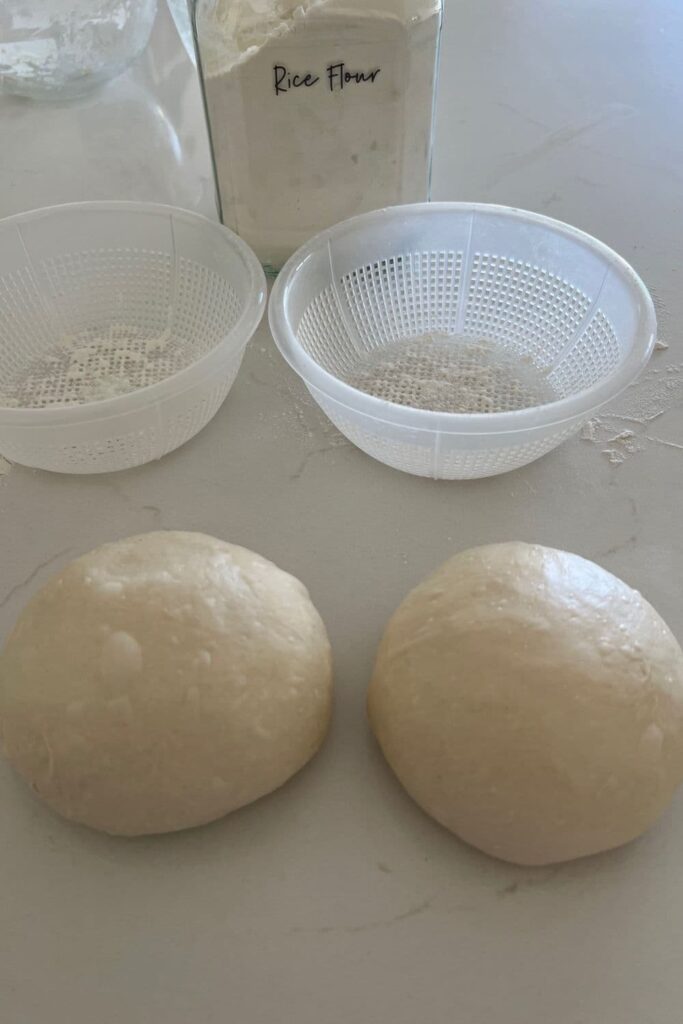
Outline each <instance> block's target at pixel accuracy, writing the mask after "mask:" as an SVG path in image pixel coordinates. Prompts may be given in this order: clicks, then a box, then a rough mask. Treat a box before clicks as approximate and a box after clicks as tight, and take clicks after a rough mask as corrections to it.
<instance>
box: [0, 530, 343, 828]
mask: <svg viewBox="0 0 683 1024" xmlns="http://www.w3.org/2000/svg"><path fill="white" fill-rule="evenodd" d="M331 696H332V670H331V657H330V647H329V643H328V639H327V634H326V632H325V627H324V625H323V623H322V621H321V619H320V616H319V615H318V613H317V611H316V610H315V608H314V607H313V605H312V603H311V601H310V598H309V596H308V592H307V591H306V588H305V587H304V586H303V584H302V583H300V582H299V580H297V579H295V578H294V577H293V576H290V575H289V574H288V573H286V572H283V571H282V570H281V569H278V568H277V566H275V565H273V564H272V563H271V562H268V561H266V559H265V558H261V556H260V555H256V554H254V553H253V552H251V551H247V550H246V549H244V548H240V547H236V546H234V545H232V544H227V543H225V542H224V541H221V540H216V539H214V538H213V537H207V536H205V535H203V534H199V533H181V532H159V533H148V534H143V535H141V536H138V537H131V538H129V539H127V540H122V541H116V542H115V543H112V544H105V545H104V546H103V547H100V548H97V549H96V550H95V551H92V552H90V554H87V555H84V556H83V557H82V558H78V559H77V560H76V561H75V562H72V563H71V564H70V565H68V566H67V567H66V568H65V569H64V570H63V571H62V572H61V573H59V574H58V575H57V576H55V577H53V578H52V579H51V580H49V581H48V583H47V584H46V585H45V586H44V587H43V588H42V589H41V590H40V591H39V592H38V593H37V594H36V595H35V597H33V599H32V600H31V601H30V602H29V603H28V605H27V606H26V608H25V609H24V611H23V613H22V614H21V616H20V618H19V621H18V622H17V625H16V627H15V628H14V631H13V632H12V634H11V635H10V637H9V639H8V641H7V644H6V646H5V649H4V651H3V653H2V656H0V728H1V730H2V738H3V742H4V747H5V751H6V754H7V756H8V758H9V760H10V761H11V762H12V764H13V765H14V766H15V768H16V769H17V770H18V771H19V772H20V773H21V774H22V775H23V776H24V778H26V779H27V781H28V782H29V783H30V784H31V785H32V786H33V788H34V789H35V790H36V791H37V792H38V794H39V795H40V796H41V797H42V798H43V799H44V800H45V801H46V802H47V803H48V804H50V805H51V806H52V807H53V808H55V810H57V811H59V812H60V813H61V814H63V815H64V816H65V817H67V818H70V819H72V820H74V821H78V822H82V823H84V824H86V825H90V826H92V827H93V828H96V829H101V830H103V831H105V832H111V833H117V834H122V835H140V834H145V833H153V832H170V831H175V830H177V829H182V828H188V827H190V826H193V825H201V824H203V823H205V822H208V821H212V820H213V819H215V818H219V817H221V816H222V815H224V814H227V813H228V812H229V811H233V810H235V809H236V808H238V807H242V806H243V805H244V804H248V803H251V801H253V800H256V799H258V798H259V797H261V796H263V795H264V794H266V793H269V792H270V791H271V790H273V789H276V788H277V787H278V786H280V785H282V783H284V782H285V781H286V780H287V779H288V778H289V777H290V776H291V775H293V774H294V773H295V772H296V771H298V769H300V768H301V767H302V766H303V765H304V764H305V763H306V762H307V761H308V760H309V759H310V758H311V757H312V756H313V754H314V753H315V752H316V751H317V749H318V748H319V746H320V744H321V743H322V741H323V738H324V736H325V733H326V731H327V727H328V723H329V716H330V705H331Z"/></svg>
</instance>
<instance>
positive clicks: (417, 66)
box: [194, 0, 442, 271]
mask: <svg viewBox="0 0 683 1024" xmlns="http://www.w3.org/2000/svg"><path fill="white" fill-rule="evenodd" d="M441 12H442V0H197V3H196V6H195V18H194V27H195V38H196V43H197V51H198V56H199V64H200V68H201V72H202V80H203V87H204V95H205V103H206V111H207V116H208V122H209V131H210V135H211V143H212V149H213V157H214V165H215V171H216V179H217V184H218V194H219V202H220V206H221V216H222V220H223V222H224V223H225V224H227V225H228V227H231V228H232V229H233V230H235V231H236V232H237V233H238V234H239V235H241V236H242V237H243V238H244V239H245V240H246V241H247V242H248V243H249V244H250V245H251V246H252V248H253V249H254V250H255V251H256V253H257V254H258V256H259V257H260V259H261V261H262V263H263V264H264V266H265V267H266V269H268V270H273V271H275V270H278V269H279V268H280V267H281V266H282V264H283V263H284V262H285V260H286V259H287V258H288V257H289V256H290V255H291V254H292V252H293V251H294V250H295V249H297V248H298V246H300V245H302V244H303V243H304V242H305V241H306V240H307V239H308V238H310V237H311V236H312V235H314V234H316V233H317V232H318V231H321V230H322V229H324V228H326V227H329V226H330V225H332V224H335V223H336V222H338V221H340V220H344V219H345V218H347V217H350V216H353V215H354V214H357V213H363V212H365V211H367V210H373V209H377V208H378V207H382V206H390V205H394V204H397V203H409V202H419V201H421V200H424V199H427V198H428V197H429V179H430V168H431V150H432V126H433V111H434V92H435V81H436V69H437V56H438V44H439V35H440V28H441Z"/></svg>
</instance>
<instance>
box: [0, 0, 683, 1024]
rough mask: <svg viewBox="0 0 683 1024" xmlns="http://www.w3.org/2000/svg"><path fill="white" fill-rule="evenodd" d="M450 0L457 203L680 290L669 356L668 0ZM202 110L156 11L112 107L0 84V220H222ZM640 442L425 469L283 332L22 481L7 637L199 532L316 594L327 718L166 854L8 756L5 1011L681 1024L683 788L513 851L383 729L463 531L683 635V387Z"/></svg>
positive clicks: (451, 159)
mask: <svg viewBox="0 0 683 1024" xmlns="http://www.w3.org/2000/svg"><path fill="white" fill-rule="evenodd" d="M446 6H447V17H446V29H445V41H444V51H443V62H442V78H441V95H440V102H439V112H438V141H437V159H436V167H435V180H434V184H435V197H436V198H452V199H455V198H458V199H466V200H484V201H489V200H490V201H495V202H501V203H509V204H512V205H517V206H522V207H527V208H530V209H534V210H539V211H542V212H544V213H548V214H552V215H554V216H557V217H559V218H561V219H564V220H568V221H571V222H573V223H574V224H576V225H578V226H579V227H581V228H584V229H585V230H587V231H589V232H591V233H593V234H595V235H597V236H599V237H600V238H602V239H603V240H604V241H606V242H607V243H609V244H610V245H612V246H614V247H615V248H616V249H618V250H619V251H620V252H622V253H623V255H624V256H625V257H626V258H627V259H629V260H630V261H631V262H632V263H633V264H634V265H635V267H636V268H637V270H638V271H639V272H640V273H641V274H642V276H643V277H644V279H645V281H646V282H647V283H648V285H649V286H650V287H651V288H652V290H653V293H654V295H655V297H656V300H657V305H658V310H659V314H660V324H661V327H660V333H661V337H662V338H663V340H664V341H665V342H667V343H668V345H669V348H668V349H666V350H662V351H658V352H657V353H656V354H655V356H654V358H653V369H658V370H662V371H664V372H666V369H667V368H668V367H674V368H675V367H678V366H679V365H680V363H681V361H682V360H683V343H682V341H681V337H680V331H679V317H680V315H681V314H682V313H683V290H682V289H681V284H680V278H681V249H682V247H683V230H682V229H683V209H682V207H683V107H682V98H683V76H682V75H681V67H682V66H683V11H682V10H681V8H680V5H679V4H678V3H677V0H648V2H647V3H646V2H645V0H572V2H571V3H567V2H561V0H545V2H543V3H539V2H538V0H510V2H506V3H501V2H500V0H446ZM201 117H202V115H201V103H200V100H199V93H198V90H197V83H196V80H195V75H194V70H193V68H192V65H191V64H190V62H189V60H188V59H187V55H186V53H185V51H184V49H183V47H182V45H181V43H180V41H179V39H178V36H177V34H176V31H175V27H174V25H173V22H172V20H171V19H170V17H169V15H168V12H167V11H166V9H165V8H164V9H162V10H161V11H160V14H159V20H158V22H157V25H156V28H155V32H154V36H153V39H152V44H151V47H150V49H149V51H148V52H147V53H146V55H145V56H144V58H143V59H142V60H141V61H139V62H138V64H137V65H136V66H135V67H134V68H132V69H131V70H130V71H129V72H127V73H126V74H125V75H124V76H123V77H122V78H120V79H119V80H118V81H116V82H113V83H111V84H110V85H109V86H108V87H107V88H106V89H105V90H104V91H103V92H102V93H101V94H99V95H98V96H97V97H93V98H91V99H88V100H84V101H81V102H80V103H77V104H73V105H71V106H68V107H63V106H59V105H57V106H52V105H50V106H49V107H48V106H40V105H35V104H29V103H26V102H21V101H18V100H9V99H5V100H3V101H0V129H1V132H2V135H1V138H2V147H1V151H0V214H2V215H5V214H9V213H13V212H16V211H18V210H21V209H25V208H27V207H35V206H41V205H45V204H48V203H51V202H61V201H67V200H74V199H84V198H104V197H106V198H111V197H120V198H144V199H154V200H160V201H166V202H171V203H176V204H178V205H183V206H189V207H191V208H195V209H200V210H202V211H203V212H205V213H207V214H209V215H212V216H215V212H214V202H213V194H212V187H211V184H210V182H211V178H210V171H209V161H208V152H207V145H206V138H205V133H204V130H203V127H202V119H201ZM677 373H678V371H677V370H676V369H674V370H672V371H671V374H670V377H672V379H673V378H676V379H678V378H677ZM674 398H676V396H675V395H674ZM618 432H619V431H615V436H616V433H618ZM641 433H642V432H641ZM653 435H656V437H655V438H654V439H653ZM641 440H642V441H643V443H642V444H637V445H635V447H637V448H638V449H639V450H637V451H635V452H634V453H632V454H629V452H628V447H629V446H628V444H625V443H624V441H623V439H622V441H614V442H610V441H609V440H608V439H607V434H606V433H605V432H603V433H600V432H598V434H597V435H596V440H594V441H590V440H585V439H584V440H582V439H581V438H576V439H574V440H573V441H570V442H568V443H566V444H565V445H564V446H563V447H561V448H560V449H558V450H557V451H556V452H554V453H552V454H550V455H549V456H547V457H546V458H544V459H543V460H541V461H540V462H537V463H534V464H533V465H531V466H529V467H527V468H526V469H523V470H521V471H519V472H516V473H513V474H511V475H508V476H500V477H497V478H494V479H489V480H482V481H478V482H471V483H445V482H433V481H428V480H421V479H416V478H412V477H410V476H404V475H402V474H399V473H397V472H394V471H392V470H390V469H387V468H385V467H383V466H381V465H379V464H377V463H374V462H372V461H371V460H370V459H369V458H367V457H366V456H365V455H363V454H362V453H361V452H359V451H357V450H356V449H354V448H353V447H351V446H350V445H349V444H347V443H345V441H344V439H343V438H341V437H340V436H339V435H338V434H337V433H336V431H335V430H334V429H333V428H332V427H331V425H330V424H329V423H327V421H326V420H325V419H324V418H323V417H322V415H321V414H320V413H319V412H318V410H317V409H316V407H315V406H314V405H312V404H311V401H310V399H309V398H308V397H307V394H306V393H305V391H304V389H303V388H302V386H301V385H300V384H299V382H298V381H297V380H296V379H295V378H294V377H293V376H292V374H291V373H290V372H289V371H288V370H287V368H286V367H285V366H284V365H283V363H282V360H281V359H280V358H279V356H278V354H277V353H276V351H275V349H274V347H273V344H272V341H271V338H270V335H269V333H268V330H267V328H266V326H263V327H262V328H261V330H260V331H259V333H258V335H257V336H256V337H255V339H254V340H253V342H252V344H251V345H250V347H249V349H248V353H247V356H246V358H245V361H244V365H243V368H242V371H241V373H240V376H239V379H238V382H237V384H236V386H235V388H234V390H233V391H232V392H231V394H230V396H229V398H228V400H227V402H226V403H225V405H224V407H223V408H222V409H221V411H220V412H219V414H218V415H217V416H216V418H215V419H214V420H213V422H212V423H211V424H210V425H209V426H208V427H207V428H206V430H205V431H204V432H203V433H202V434H200V435H199V436H198V437H197V438H196V439H195V440H193V441H192V442H191V443H189V444H188V445H186V446H185V447H184V448H182V449H181V450H179V451H177V452H176V453H174V454H172V455H170V456H168V457H167V458H165V459H163V460H161V461H160V462H158V463H155V464H153V465H149V466H146V467H143V468H140V469H136V470H132V471H130V472H125V473H120V474H116V475H111V476H93V477H68V476H57V475H50V474H47V473H42V472H35V471H30V470H25V469H21V468H19V467H12V468H11V469H10V470H9V472H7V473H5V474H4V476H2V478H0V521H1V523H2V534H1V538H2V539H1V545H2V548H1V562H0V634H1V635H2V636H4V635H5V634H6V632H7V630H8V629H9V627H10V626H11V624H12V622H13V621H14V619H15V617H16V615H17V614H18V612H19V610H20V608H21V607H22V605H23V603H24V602H25V601H26V600H27V599H28V597H29V596H30V595H31V594H32V593H34V592H35V590H36V589H37V588H38V587H39V586H40V584H41V583H42V582H43V581H44V580H45V579H46V578H47V577H48V576H49V574H50V573H52V572H53V571H54V570H56V569H58V568H59V567H60V566H62V565H64V563H65V562H66V561H67V560H68V559H70V558H71V557H73V556H75V555H77V554H78V553H80V552H83V551H86V550H88V549H89V548H92V547H94V546H96V545H97V544H100V543H101V542H103V541H105V540H108V539H111V538H114V537H120V536H125V535H127V534H131V533H136V532H139V531H144V530H149V529H154V528H159V527H161V528H166V527H168V528H181V529H191V530H203V531H206V532H208V533H212V534H216V535H217V536H219V537H225V538H228V539H230V540H233V541H235V542H238V543H240V544H244V545H246V546H247V547H250V548H254V549H255V550H257V551H259V552H261V553H263V554H264V555H266V556H268V557H269V558H272V559H273V560H274V561H275V562H277V563H278V564H279V565H281V566H283V567H284V568H286V569H288V570H290V571H291V572H293V573H295V574H296V575H298V576H300V577H301V578H302V579H303V580H304V581H305V582H306V584H307V585H308V587H309V588H310V591H311V594H312V596H313V598H314V600H315V602H316V604H317V605H318V607H319V609H320V611H321V613H322V615H323V617H324V619H325V621H326V623H327V625H328V627H329V631H330V635H331V639H332V642H333V646H334V652H335V665H336V707H335V716H334V723H333V727H332V731H331V735H330V738H329V741H328V742H327V744H326V745H325V747H324V749H323V751H322V753H321V754H320V756H319V757H318V758H317V759H316V760H315V762H314V763H313V764H312V765H311V766H310V767H309V768H307V769H306V770H305V771H304V772H302V773H301V774H300V775H299V776H298V777H297V778H296V779H295V780H294V781H293V782H292V783H291V784H289V785H288V786H287V787H286V788H285V789H283V790H281V791H280V792H278V793H276V794H274V795H272V796H271V797H268V798H266V799H264V800H262V801H260V802H259V803H257V804H256V805H253V806H251V807H249V808H246V809H245V810H243V811H241V812H239V813H237V814H235V815H233V816H231V817H229V818H227V819H225V820H223V821H221V822H218V823H216V824H215V825H212V826H209V827H207V828H204V829H199V830H196V831H191V832H187V833H184V834H179V835H175V836H171V837H166V838H164V837H161V838H154V839H145V840H137V841H123V840H114V839H110V838H107V837H105V836H101V835H98V834H95V833H93V832H90V831H87V830H85V829H81V828H77V827H73V826H70V825H67V824H65V823H63V822H62V821H61V820H59V819H58V818H56V817H55V816H53V815H52V814H51V813H50V812H49V811H47V810H46V809H45V808H44V807H43V806H41V805H40V804H39V803H38V802H37V801H36V800H35V799H34V798H33V797H32V796H31V795H30V793H29V792H28V790H27V788H26V787H24V786H23V785H20V784H19V783H18V782H17V781H16V779H15V778H14V776H13V774H12V772H11V771H10V770H9V768H7V767H5V766H3V767H1V768H0V816H1V822H2V825H1V827H0V880H1V882H0V889H1V895H0V1019H1V1020H2V1021H3V1024H4V1022H6V1024H47V1022H49V1024H94V1022H97V1024H123V1022H126V1024H225V1022H231V1024H285V1022H286V1024H418V1022H419V1024H446V1022H451V1021H452V1022H458V1024H460V1022H462V1024H678V1022H679V1021H680V1020H681V1015H682V1013H683V1010H682V1009H681V1007H682V1006H683V972H682V971H681V957H682V955H683V868H682V867H681V865H682V864H683V793H682V794H681V795H680V796H679V798H678V799H677V800H676V801H675V802H674V804H673V806H672V808H671V810H670V812H669V813H667V814H666V815H665V816H664V817H663V819H662V820H661V822H660V824H659V825H658V826H657V827H656V828H655V829H653V831H652V832H651V833H650V834H649V835H648V836H646V837H645V838H644V839H642V840H641V841H639V842H637V843H634V844H632V845H631V846H629V847H627V848H624V849H622V850H619V851H616V852H614V853H610V854H607V855H603V856H599V857H596V858H592V859H589V860H585V861H581V862H577V863H573V864H568V865H565V866H561V867H555V868H552V869H538V870H528V869H521V868H514V867H511V866H506V865H504V864H501V863H497V862H494V861H492V860H489V859H488V858H486V857H484V856H481V855H479V854H478V853H476V852H474V851H473V850H471V849H468V848H466V847H465V846H463V845H461V844H460V843H459V842H458V841H457V840H456V839H454V838H453V837H452V836H450V835H449V834H447V833H446V832H445V831H443V830H441V829H440V828H439V827H438V826H436V825H435V824H434V823H433V822H431V821H430V820H429V819H428V818H427V817H425V816H424V815H423V814H422V813H421V812H420V811H419V810H418V809H417V808H416V807H415V806H414V805H413V804H412V803H411V802H410V800H409V799H408V798H407V797H406V796H405V795H404V794H403V792H402V791H401V790H400V789H399V787H398V785H397V784H396V783H395V781H394V780H393V778H392V777H391V775H390V774H389V772H388V770H387V769H386V767H385V765H384V764H383V762H382V759H381V757H380V755H379V754H378V751H377V749H376V747H375V745H374V744H373V742H372V740H371V738H370V735H369V733H368V729H367V725H366V721H365V714H364V694H365V689H366V686H367V682H368V677H369V673H370V670H371V665H372V659H373V652H374V649H375V646H376V643H377V640H378V638H379V636H380V633H381V630H382V627H383V624H384V623H385V621H386V619H387V617H388V616H389V614H390V613H391V611H392V610H393V608H394V607H395V606H396V605H397V604H398V602H399V601H400V599H401V598H402V596H403V595H404V594H405V593H406V591H407V590H408V589H409V588H410V587H411V586H412V585H413V584H415V583H416V582H417V581H418V580H419V579H420V578H421V577H422V576H423V575H424V574H425V573H426V572H427V571H429V570H431V569H432V568H433V567H435V566H436V565H438V564H439V563H440V562H441V561H442V560H443V559H445V558H446V557H447V556H448V555H449V554H451V553H452V552H454V551H457V550H459V549H461V548H464V547H467V546H469V545H474V544H481V543H485V542H488V541H496V540H504V539H524V540H533V541H538V542H541V543H543V544H549V545H554V546H557V547H562V548H568V549H570V550H573V551H577V552H579V553H581V554H583V555H586V556H588V557H590V558H593V559H595V560H596V561H598V562H599V563H600V564H601V565H603V566H605V567H606V568H608V569H610V570H612V571H613V572H616V573H618V574H619V575H621V576H623V577H624V578H625V579H626V580H627V581H629V582H630V583H632V584H633V585H635V586H637V587H638V588H640V589H642V591H643V592H644V593H645V594H646V596H647V597H648V598H649V599H650V600H651V601H652V602H653V603H654V604H655V605H656V607H657V608H658V609H659V610H660V612H661V613H662V614H663V615H664V617H665V618H666V619H667V620H668V622H669V623H670V625H671V627H672V628H673V629H674V631H675V632H676V633H677V634H678V636H679V637H681V638H683V602H682V601H681V587H682V580H683V544H681V494H682V484H681V481H682V480H683V451H681V450H680V448H676V447H673V445H676V444H683V407H682V406H681V403H680V401H678V400H675V401H673V402H671V403H670V407H669V410H668V412H666V414H665V415H664V416H662V417H660V418H659V419H658V420H657V422H656V430H650V429H649V428H648V429H647V438H645V437H643V438H642V439H641ZM662 442H668V443H662ZM632 447H633V446H632ZM609 451H612V452H614V451H617V455H616V456H614V455H610V454H609ZM605 452H608V453H607V454H606V453H605Z"/></svg>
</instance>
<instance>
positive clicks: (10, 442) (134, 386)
mask: <svg viewBox="0 0 683 1024" xmlns="http://www.w3.org/2000/svg"><path fill="white" fill-rule="evenodd" d="M265 300H266V283H265V277H264V275H263V271H262V270H261V267H260V265H259V263H258V260H257V259H256V257H255V256H254V254H253V253H252V252H251V250H250V249H249V248H248V246H247V245H246V244H245V243H244V242H243V241H242V240H241V239H239V238H237V236H236V235H234V234H233V233H232V232H231V231H228V229H227V228H224V227H223V226H222V225H220V224H217V223H214V222H213V221H210V220H207V219H206V218H204V217H201V216H199V215H197V214H194V213H189V212H186V211H184V210H177V209H175V208H172V207H169V206H160V205H155V204H151V203H128V202H96V203H75V204H70V205H67V206H57V207H51V208H48V209H44V210H35V211H32V212H31V213H25V214H20V215H18V216H15V217H9V218H8V219H6V220H4V221H2V222H0V452H1V453H2V454H3V455H4V456H6V457H7V458H8V459H10V460H12V461H14V462H19V463H22V464H23V465H26V466H34V467H38V468H41V469H50V470H55V471H58V472H64V473H101V472H109V471H111V470H119V469H126V468H128V467H131V466H137V465H141V464H142V463H145V462H149V461H150V460H152V459H158V458H160V457H161V456H162V455H165V454H166V453H167V452H170V451H172V450H173V449H174V448H177V447H179V446H180V445H181V444H184V443H185V442H186V441H188V440H189V439H190V438H191V437H193V436H194V435H195V434H196V433H197V432H198V431H199V430H201V429H202V427H204V426H205V425H206V424H207V423H208V421H209V420H210V419H211V417H212V416H213V415H214V414H215V413H216V412H217V410H218V408H219V406H220V405H221V403H222V401H223V400H224V398H225V396H226V395H227V393H228V391H229V390H230V387H231V385H232V383H233V381H234V379H235V377H236V376H237V372H238V370H239V367H240V363H241V361H242V355H243V352H244V348H245V345H246V344H247V342H248V341H249V339H250V338H251V336H252V335H253V333H254V331H255V330H256V328H257V326H258V324H259V322H260V320H261V317H262V316H263V312H264V309H265Z"/></svg>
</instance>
